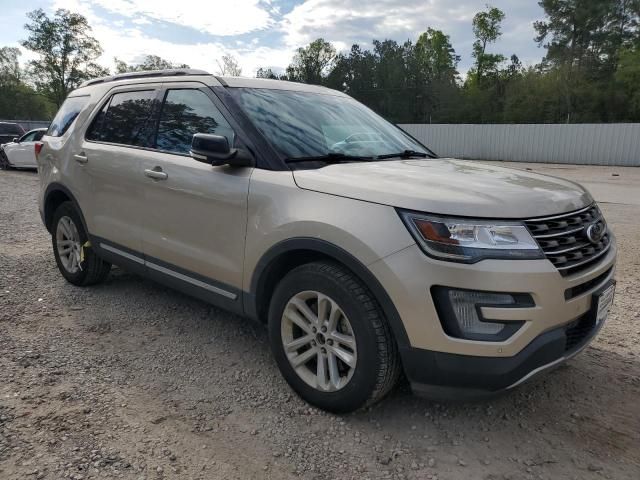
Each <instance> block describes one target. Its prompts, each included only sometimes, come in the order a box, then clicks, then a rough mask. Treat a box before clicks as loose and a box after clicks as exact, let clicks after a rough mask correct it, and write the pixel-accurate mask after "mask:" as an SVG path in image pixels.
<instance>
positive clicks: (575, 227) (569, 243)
mask: <svg viewBox="0 0 640 480" xmlns="http://www.w3.org/2000/svg"><path fill="white" fill-rule="evenodd" d="M600 221H603V222H604V218H603V217H602V213H601V212H600V209H599V208H598V207H597V206H596V205H595V204H593V205H590V206H589V207H586V208H583V209H580V210H577V211H575V212H569V213H565V214H562V215H553V216H550V217H543V218H532V219H530V220H525V224H526V225H527V228H528V229H529V232H531V235H532V236H533V238H535V239H536V240H537V241H538V244H539V245H540V248H541V249H542V251H543V252H544V253H545V255H546V257H547V259H549V261H550V262H551V263H552V264H553V265H554V266H555V267H556V268H557V269H558V271H559V272H560V273H561V274H562V275H569V274H571V273H575V272H577V271H579V270H582V269H584V268H587V267H588V266H589V265H590V264H592V263H593V262H595V261H597V260H598V259H599V258H601V257H602V256H603V255H604V254H605V253H606V252H607V251H608V250H609V248H610V246H611V238H610V234H609V231H608V230H605V234H604V235H603V236H602V239H601V240H600V241H599V242H597V243H593V242H591V241H590V240H589V239H588V238H587V235H586V232H587V228H589V226H590V225H592V224H594V223H597V222H600Z"/></svg>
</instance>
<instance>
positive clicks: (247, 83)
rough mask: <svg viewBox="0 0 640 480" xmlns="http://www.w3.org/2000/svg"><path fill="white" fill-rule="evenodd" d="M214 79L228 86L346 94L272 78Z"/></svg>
mask: <svg viewBox="0 0 640 480" xmlns="http://www.w3.org/2000/svg"><path fill="white" fill-rule="evenodd" d="M216 79H217V80H218V81H219V82H220V83H221V84H223V85H224V86H226V87H230V88H267V89H271V90H293V91H297V92H310V93H324V94H330V95H340V96H345V97H346V96H347V95H346V94H344V93H342V92H340V91H338V90H332V89H330V88H327V87H321V86H320V85H309V84H307V83H300V82H290V81H288V80H272V79H269V78H249V77H218V76H216Z"/></svg>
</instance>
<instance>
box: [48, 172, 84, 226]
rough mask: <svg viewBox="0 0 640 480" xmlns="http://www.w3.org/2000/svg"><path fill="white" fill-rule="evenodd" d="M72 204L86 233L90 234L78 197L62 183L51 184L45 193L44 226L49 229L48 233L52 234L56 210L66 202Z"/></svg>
mask: <svg viewBox="0 0 640 480" xmlns="http://www.w3.org/2000/svg"><path fill="white" fill-rule="evenodd" d="M69 201H70V202H71V203H73V206H74V207H75V209H76V210H77V212H78V215H80V220H81V221H82V227H83V228H84V231H85V232H87V234H88V233H89V229H88V228H87V222H86V221H85V219H84V215H83V214H82V209H81V208H80V204H78V201H77V200H76V197H75V196H74V195H73V193H71V191H70V190H69V189H68V188H67V187H65V186H64V185H62V184H60V183H52V184H50V185H49V186H48V187H47V189H46V191H45V193H44V202H43V203H44V211H43V220H44V225H45V227H47V231H48V232H49V233H51V229H52V227H53V226H52V225H51V223H52V222H53V214H54V213H55V211H56V209H57V208H58V207H59V206H60V205H61V204H62V203H64V202H69Z"/></svg>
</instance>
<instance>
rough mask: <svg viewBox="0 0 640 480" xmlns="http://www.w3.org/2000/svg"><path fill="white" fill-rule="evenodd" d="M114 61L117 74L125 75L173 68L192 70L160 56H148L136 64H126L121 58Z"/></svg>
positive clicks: (185, 65)
mask: <svg viewBox="0 0 640 480" xmlns="http://www.w3.org/2000/svg"><path fill="white" fill-rule="evenodd" d="M113 61H114V62H115V64H116V73H125V72H140V71H147V70H167V69H172V68H190V67H189V65H187V64H185V63H182V64H174V63H171V62H170V61H169V60H165V59H164V58H162V57H159V56H158V55H146V56H145V57H144V59H143V60H142V62H140V63H135V64H127V63H126V62H124V61H122V60H120V59H119V58H117V57H116V58H114V59H113Z"/></svg>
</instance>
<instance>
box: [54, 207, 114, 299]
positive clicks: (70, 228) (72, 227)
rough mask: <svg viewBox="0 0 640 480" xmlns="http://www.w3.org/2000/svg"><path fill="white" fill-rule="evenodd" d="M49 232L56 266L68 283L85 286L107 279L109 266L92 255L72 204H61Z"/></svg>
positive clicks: (93, 253) (94, 254) (78, 215)
mask: <svg viewBox="0 0 640 480" xmlns="http://www.w3.org/2000/svg"><path fill="white" fill-rule="evenodd" d="M51 231H52V233H51V241H52V244H53V253H54V256H55V258H56V264H57V265H58V269H59V270H60V273H62V276H63V277H64V278H65V279H66V280H67V281H68V282H70V283H73V284H74V285H78V286H85V285H93V284H96V283H100V282H102V281H103V280H104V279H105V278H107V275H108V274H109V271H110V270H111V264H110V263H108V262H105V261H104V260H102V259H101V258H100V257H98V256H97V255H96V253H95V252H94V251H93V248H92V247H91V245H90V243H89V237H88V235H87V232H85V230H84V228H83V227H82V220H81V219H80V214H79V213H78V211H77V210H76V208H75V207H74V206H73V204H72V203H71V202H64V203H62V204H61V205H60V206H59V207H58V208H57V210H56V211H55V213H54V214H53V228H52V229H51Z"/></svg>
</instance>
